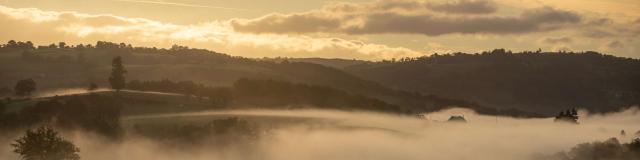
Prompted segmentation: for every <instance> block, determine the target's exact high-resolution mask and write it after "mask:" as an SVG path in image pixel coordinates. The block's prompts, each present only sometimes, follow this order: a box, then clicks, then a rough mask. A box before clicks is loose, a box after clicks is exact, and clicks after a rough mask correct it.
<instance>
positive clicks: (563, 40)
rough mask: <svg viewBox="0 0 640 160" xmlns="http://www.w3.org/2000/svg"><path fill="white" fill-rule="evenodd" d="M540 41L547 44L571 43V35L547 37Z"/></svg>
mask: <svg viewBox="0 0 640 160" xmlns="http://www.w3.org/2000/svg"><path fill="white" fill-rule="evenodd" d="M542 42H543V43H547V44H558V43H571V42H573V39H571V37H547V38H545V39H543V40H542Z"/></svg>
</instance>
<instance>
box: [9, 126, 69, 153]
mask: <svg viewBox="0 0 640 160" xmlns="http://www.w3.org/2000/svg"><path fill="white" fill-rule="evenodd" d="M11 146H13V147H14V150H13V152H15V153H18V154H20V156H21V157H22V159H24V160H78V159H80V155H78V152H80V150H79V149H78V147H76V146H75V145H74V144H73V143H71V142H70V141H68V140H65V139H63V138H62V137H60V136H59V135H58V132H56V131H55V130H53V129H52V128H51V127H44V126H43V127H39V128H38V129H36V130H31V129H29V130H27V131H26V133H25V135H24V136H22V137H21V138H19V139H17V140H16V141H15V143H13V144H11Z"/></svg>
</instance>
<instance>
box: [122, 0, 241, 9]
mask: <svg viewBox="0 0 640 160" xmlns="http://www.w3.org/2000/svg"><path fill="white" fill-rule="evenodd" d="M113 1H120V2H128V3H143V4H157V5H168V6H177V7H192V8H209V9H226V10H236V11H247V10H246V9H241V8H231V7H219V6H207V5H197V4H188V3H175V2H163V1H145V0H113Z"/></svg>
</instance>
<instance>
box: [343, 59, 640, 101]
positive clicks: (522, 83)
mask: <svg viewBox="0 0 640 160" xmlns="http://www.w3.org/2000/svg"><path fill="white" fill-rule="evenodd" d="M346 70H347V71H348V72H350V73H353V74H354V75H358V76H359V77H361V78H363V79H368V80H372V81H375V82H378V83H381V84H383V85H386V86H389V87H392V88H395V89H402V90H407V91H416V92H420V93H423V94H434V95H439V96H443V97H449V98H454V99H465V100H470V101H473V102H477V103H480V104H481V105H487V106H495V107H499V108H518V109H522V110H526V111H530V112H537V113H545V114H553V113H556V112H557V111H558V110H561V109H564V108H572V107H579V108H585V109H588V110H589V111H592V112H610V111H617V110H620V109H622V108H626V107H629V106H633V105H638V104H640V60H638V59H630V58H622V57H614V56H610V55H604V54H601V53H596V52H585V53H566V52H561V53H556V52H545V53H541V52H524V53H511V52H510V51H505V50H501V49H498V50H494V51H492V52H484V53H480V54H464V53H456V54H445V55H437V54H436V55H432V56H428V57H420V58H412V59H401V60H400V61H395V62H391V61H385V62H376V63H373V62H371V63H366V64H361V65H354V66H350V67H347V69H346Z"/></svg>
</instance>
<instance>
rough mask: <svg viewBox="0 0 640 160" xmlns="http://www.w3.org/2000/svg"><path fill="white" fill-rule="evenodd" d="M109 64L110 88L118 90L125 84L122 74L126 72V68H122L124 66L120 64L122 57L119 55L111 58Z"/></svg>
mask: <svg viewBox="0 0 640 160" xmlns="http://www.w3.org/2000/svg"><path fill="white" fill-rule="evenodd" d="M111 66H112V69H111V77H109V83H110V84H111V88H113V89H115V90H116V91H117V92H119V91H120V90H121V89H122V88H124V86H125V78H124V74H126V73H127V70H125V69H124V66H123V65H122V58H121V57H120V56H118V57H116V58H114V59H113V61H112V63H111Z"/></svg>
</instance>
